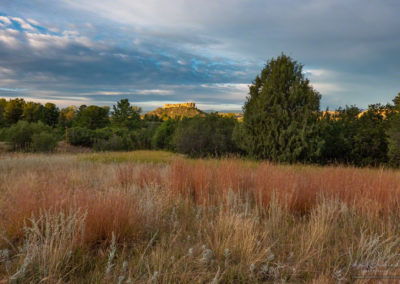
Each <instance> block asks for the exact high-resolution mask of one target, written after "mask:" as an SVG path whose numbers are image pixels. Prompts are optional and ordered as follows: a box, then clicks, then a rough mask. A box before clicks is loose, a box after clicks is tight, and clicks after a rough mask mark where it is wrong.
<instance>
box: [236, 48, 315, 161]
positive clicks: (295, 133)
mask: <svg viewBox="0 0 400 284" xmlns="http://www.w3.org/2000/svg"><path fill="white" fill-rule="evenodd" d="M319 101H320V95H319V93H318V92H316V91H315V90H314V89H313V88H312V87H311V86H310V84H309V80H308V79H306V78H304V75H303V73H302V65H300V64H298V63H297V62H296V61H293V60H292V59H291V58H290V57H288V56H286V55H284V54H282V55H281V56H279V57H278V58H277V59H272V60H271V61H269V62H268V63H267V65H266V66H265V68H264V69H263V70H262V71H261V74H260V75H259V76H257V77H256V78H255V80H254V81H253V84H252V85H251V86H250V92H249V96H248V97H247V101H246V103H245V105H244V108H243V109H244V120H243V123H244V129H245V136H246V139H247V140H248V145H247V150H248V153H249V154H250V155H251V156H253V157H255V158H259V159H266V158H267V159H270V160H272V161H279V162H296V161H310V160H315V158H316V156H317V154H318V152H317V149H318V143H319V141H318V140H319V137H318V135H317V134H318V131H317V130H318V129H317V121H318V116H319Z"/></svg>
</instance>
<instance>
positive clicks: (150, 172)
mask: <svg viewBox="0 0 400 284" xmlns="http://www.w3.org/2000/svg"><path fill="white" fill-rule="evenodd" d="M104 167H110V168H103V171H101V170H100V171H99V173H100V174H98V172H97V171H98V169H96V168H90V167H89V168H85V169H78V170H75V169H74V168H73V167H70V168H68V169H67V170H66V171H64V170H62V169H61V168H55V169H50V168H49V169H48V170H47V171H44V170H43V171H39V170H32V169H31V170H28V171H27V173H26V174H22V173H21V174H20V175H19V176H18V178H15V179H13V180H11V179H10V178H8V180H6V179H4V180H5V181H6V186H4V187H3V189H2V193H1V195H0V228H1V229H2V230H3V231H5V233H6V235H7V236H9V237H10V238H12V240H17V239H19V238H21V237H22V234H23V224H24V221H25V220H26V219H27V218H29V217H31V215H32V214H35V215H38V213H39V211H40V210H42V209H63V210H68V209H70V208H80V209H81V210H83V211H85V210H87V214H88V215H87V219H86V231H85V235H86V237H85V242H86V243H87V244H88V245H94V244H98V243H102V242H104V241H109V240H110V239H111V235H112V233H113V232H114V234H115V235H116V237H117V239H118V240H119V241H128V240H129V241H135V240H136V238H138V237H140V234H141V233H143V230H144V229H143V227H144V225H143V221H142V220H143V219H144V216H143V214H144V213H143V212H142V211H141V209H140V208H139V206H138V205H139V197H138V196H137V195H135V192H133V191H132V190H131V188H130V186H131V185H132V184H135V185H137V186H138V187H139V188H141V187H145V186H153V187H158V188H164V189H167V190H168V193H169V196H165V198H173V199H177V198H181V197H183V198H187V199H189V200H191V201H193V202H195V203H199V204H203V205H209V204H218V203H224V202H225V201H226V197H227V193H228V192H229V191H233V192H235V193H237V194H240V195H241V196H248V197H249V198H250V200H252V201H253V202H254V203H257V204H259V205H261V206H264V207H267V206H268V204H269V202H270V201H271V198H272V196H275V198H276V200H277V201H278V202H279V203H281V204H282V205H284V206H287V208H288V209H289V210H291V211H292V212H300V213H306V212H308V211H309V210H310V209H312V208H313V207H315V206H316V205H317V203H318V198H319V197H320V196H321V195H323V196H324V197H325V198H329V199H337V200H339V201H342V202H344V203H346V204H347V205H348V206H351V207H354V208H357V209H358V210H360V211H363V212H364V213H368V214H386V213H388V212H390V211H393V210H398V208H399V199H400V172H398V171H393V170H378V169H356V168H346V167H324V168H320V167H303V166H279V165H273V164H269V163H261V164H255V163H254V164H250V163H245V162H243V161H241V160H235V159H227V160H220V161H214V160H213V161H203V160H200V161H195V162H193V161H185V160H181V159H178V160H175V161H173V162H172V163H171V164H170V165H167V166H165V165H164V166H162V165H129V164H128V165H124V166H118V168H117V169H115V168H112V167H115V166H114V165H108V166H104ZM108 170H110V171H109V173H110V175H112V173H115V174H114V176H111V177H110V176H108V178H107V177H106V176H107V175H104V173H106V172H107V171H108ZM96 173H97V175H100V176H96ZM164 192H165V191H160V194H163V193H164Z"/></svg>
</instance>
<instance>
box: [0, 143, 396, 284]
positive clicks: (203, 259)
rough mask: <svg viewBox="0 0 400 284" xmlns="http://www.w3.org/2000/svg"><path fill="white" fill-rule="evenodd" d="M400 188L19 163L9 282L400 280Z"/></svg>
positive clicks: (9, 228)
mask: <svg viewBox="0 0 400 284" xmlns="http://www.w3.org/2000/svg"><path fill="white" fill-rule="evenodd" d="M129 155H130V158H129V159H126V157H129ZM107 157H109V158H110V160H108V159H107ZM118 157H120V158H121V160H119V159H118ZM146 157H147V158H146ZM157 157H163V158H162V159H164V158H166V159H167V160H165V161H167V163H157V164H155V163H152V162H153V160H154V159H156V158H157ZM104 158H106V159H104ZM103 161H104V162H107V163H102V162H103ZM116 161H120V162H124V163H115V162H116ZM132 162H133V163H132ZM399 179H400V176H399V175H398V173H397V171H392V170H384V169H356V168H351V167H323V168H321V167H311V166H282V165H281V166H279V165H273V164H269V163H257V162H252V163H250V162H248V161H242V160H238V159H220V160H210V159H208V160H184V159H181V158H177V157H175V158H174V157H173V155H172V154H171V153H166V152H148V151H147V152H143V151H141V152H130V153H129V154H127V153H94V154H85V155H78V156H76V155H51V156H49V155H40V154H39V155H31V154H24V155H19V154H8V155H6V156H3V159H1V160H0V180H1V187H0V216H1V218H0V236H1V237H0V281H4V282H16V283H40V282H47V283H118V282H119V283H125V282H128V283H193V282H196V283H211V282H214V283H257V282H283V281H285V282H289V283H310V282H314V283H337V282H343V283H346V282H352V281H354V280H355V279H356V277H359V276H361V275H365V274H369V275H373V273H381V271H382V270H381V269H382V267H386V269H387V270H388V271H387V272H386V273H388V274H390V273H395V271H391V269H396V268H391V267H396V265H397V261H398V255H399V254H400V247H399V246H398V244H399V242H400V238H399V235H400V229H399V226H398V223H399V222H400V219H399V216H400V214H399V213H400V212H399V206H398V202H399V197H400V180H399ZM363 267H364V268H366V267H368V269H364V270H363ZM374 267H379V271H378V270H374Z"/></svg>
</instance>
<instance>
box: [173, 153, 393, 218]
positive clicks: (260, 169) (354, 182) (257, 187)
mask: <svg viewBox="0 0 400 284" xmlns="http://www.w3.org/2000/svg"><path fill="white" fill-rule="evenodd" d="M168 174H169V175H168V181H169V182H168V184H167V186H168V187H169V188H170V190H171V192H174V193H175V194H179V195H184V196H187V197H190V198H192V199H193V200H194V201H196V202H199V203H209V202H211V201H213V200H214V201H219V202H220V201H221V200H224V198H225V197H226V193H227V192H228V191H229V190H232V191H234V192H236V193H240V194H248V195H250V196H251V197H252V198H253V200H254V201H256V202H259V203H260V204H262V205H264V206H267V205H268V204H269V202H270V201H271V198H272V196H273V195H275V197H276V199H277V200H278V202H280V203H281V204H282V205H285V206H287V207H288V208H289V209H290V210H292V211H296V212H302V213H304V212H307V211H309V210H310V209H311V208H313V207H314V206H315V205H316V203H317V202H318V198H319V197H320V196H322V195H323V196H324V197H326V198H330V199H337V200H340V201H343V202H345V203H346V204H347V205H348V206H352V207H356V208H358V209H360V210H363V211H367V212H387V211H388V210H393V209H397V208H398V205H399V198H400V173H399V172H397V171H392V170H378V169H357V168H347V167H324V168H318V167H302V166H293V167H290V166H278V165H273V164H270V163H261V164H258V165H256V166H251V165H246V164H244V163H243V162H242V161H240V160H222V161H220V162H218V163H217V162H215V161H198V162H196V163H191V162H186V161H184V160H176V161H174V162H173V163H172V165H171V169H170V171H169V172H168Z"/></svg>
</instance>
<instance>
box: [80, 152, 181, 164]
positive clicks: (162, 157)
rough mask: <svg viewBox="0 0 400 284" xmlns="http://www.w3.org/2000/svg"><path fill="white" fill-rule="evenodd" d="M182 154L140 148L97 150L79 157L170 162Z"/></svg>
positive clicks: (92, 159) (114, 161) (93, 160)
mask: <svg viewBox="0 0 400 284" xmlns="http://www.w3.org/2000/svg"><path fill="white" fill-rule="evenodd" d="M179 156H181V155H179V154H174V153H171V152H167V151H154V150H138V151H131V152H97V153H91V154H83V155H80V156H79V158H80V159H82V160H86V161H92V162H103V163H124V162H133V163H168V162H171V161H172V160H173V159H174V158H176V157H179Z"/></svg>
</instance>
